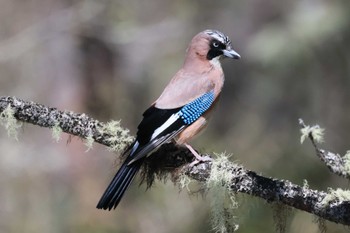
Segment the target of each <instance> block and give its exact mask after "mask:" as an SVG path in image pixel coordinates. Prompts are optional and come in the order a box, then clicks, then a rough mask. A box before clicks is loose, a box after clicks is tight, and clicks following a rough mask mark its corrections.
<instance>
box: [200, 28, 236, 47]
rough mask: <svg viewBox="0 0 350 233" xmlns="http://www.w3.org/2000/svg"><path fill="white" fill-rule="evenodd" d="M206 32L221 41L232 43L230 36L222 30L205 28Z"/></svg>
mask: <svg viewBox="0 0 350 233" xmlns="http://www.w3.org/2000/svg"><path fill="white" fill-rule="evenodd" d="M204 33H206V34H208V35H209V36H211V37H213V38H215V39H216V40H218V41H220V42H221V43H223V44H225V45H231V40H230V39H229V38H228V36H226V35H225V34H224V33H222V32H219V31H217V30H210V29H208V30H205V31H204Z"/></svg>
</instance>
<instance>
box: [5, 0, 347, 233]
mask: <svg viewBox="0 0 350 233" xmlns="http://www.w3.org/2000/svg"><path fill="white" fill-rule="evenodd" d="M349 10H350V2H349V1H348V0H333V1H328V0H286V1H273V0H246V1H228V0H226V1H210V0H204V1H197V2H196V1H169V0H148V1H140V0H128V1H126V0H114V1H111V0H98V1H97V0H26V1H11V0H4V1H1V2H0V22H1V23H0V24H1V27H0V96H4V95H6V96H7V95H11V96H17V97H19V98H23V99H25V100H32V101H35V102H38V103H42V104H45V105H48V106H53V107H57V108H59V109H62V110H72V111H75V112H85V113H87V114H88V115H90V116H93V117H94V118H97V119H99V120H101V121H108V120H111V119H115V120H118V119H121V120H122V124H123V126H125V127H127V128H129V129H130V130H131V132H132V133H133V134H134V133H135V130H136V126H137V124H138V122H139V121H140V120H141V114H142V113H143V111H144V110H145V109H146V108H147V107H148V105H149V104H150V103H152V101H154V100H155V99H156V98H157V97H158V95H159V94H160V93H161V91H162V89H163V88H164V86H165V85H166V84H167V82H168V81H169V80H170V78H171V77H172V75H173V74H174V73H175V72H176V71H177V69H178V68H179V67H180V66H181V65H182V62H183V59H184V53H185V50H186V47H187V44H188V42H189V41H190V39H191V38H192V36H194V35H195V34H196V33H197V32H199V31H202V30H204V29H207V28H212V29H218V30H221V31H223V32H225V33H226V34H227V35H228V36H229V37H230V38H231V39H232V41H233V45H234V48H235V49H236V51H238V52H239V53H240V54H241V56H242V60H239V61H230V60H224V61H223V68H224V70H225V73H226V83H225V87H224V90H223V94H222V98H221V102H220V104H219V106H218V108H217V111H216V113H215V114H214V115H213V118H212V120H211V124H210V125H209V127H208V129H207V130H206V132H205V133H203V134H202V135H201V136H200V137H199V138H198V139H196V140H195V141H194V142H193V145H194V146H195V147H196V148H198V149H200V150H201V151H202V152H218V153H220V152H224V151H226V152H227V153H231V154H233V157H232V160H235V161H238V162H239V163H241V164H243V165H244V166H245V167H246V168H248V169H252V170H254V171H256V172H258V173H261V174H263V175H265V176H273V177H276V178H279V179H288V180H291V181H292V182H295V183H297V184H303V181H304V179H306V180H307V181H308V183H309V185H310V187H311V188H314V189H320V190H327V187H332V188H336V187H342V188H348V186H349V183H348V182H347V181H345V180H343V179H341V178H339V177H337V176H335V175H333V174H331V173H330V172H328V170H327V168H326V167H325V165H324V164H322V162H320V161H319V159H318V158H317V157H316V156H315V153H314V151H313V149H312V146H311V145H310V142H308V141H307V142H306V143H304V144H303V145H301V144H300V133H299V125H298V118H299V117H302V118H303V119H304V120H305V121H306V123H308V124H315V123H318V124H320V125H321V126H322V127H324V128H326V137H325V143H324V144H323V147H324V148H327V149H330V150H332V151H335V152H338V153H340V154H344V153H345V152H346V150H347V149H349V148H350V141H349V136H350V133H349V132H350V131H349V129H350V108H349V101H350V14H349V12H350V11H349ZM67 141H70V143H67ZM86 150H87V148H86V146H85V145H84V142H83V141H82V140H80V139H79V138H76V137H73V138H69V136H68V135H62V138H61V140H60V141H59V142H58V143H57V142H55V140H54V139H52V137H51V132H50V130H48V129H45V128H38V127H35V126H32V125H28V124H25V125H24V126H23V127H22V129H21V132H20V135H19V139H18V141H16V140H14V139H12V138H8V137H7V134H6V132H5V130H4V129H0V187H1V188H0V232H4V233H7V232H27V233H32V232H50V233H56V232H85V233H89V232H101V233H103V232H125V233H126V232H153V233H157V232H210V229H211V226H210V213H209V204H208V203H209V200H208V197H203V196H201V195H189V194H188V193H187V191H182V192H180V191H179V188H178V187H176V186H174V185H173V184H172V183H171V182H166V183H163V182H156V184H155V186H154V187H153V188H152V189H151V190H149V191H147V192H145V189H146V188H145V186H141V187H138V185H137V182H135V183H134V185H133V186H132V187H131V188H130V190H129V191H128V193H127V195H126V196H125V198H124V199H123V201H122V203H121V204H120V206H118V209H117V210H116V211H112V212H107V211H101V210H97V209H95V205H96V203H97V201H98V200H99V198H100V196H101V194H102V193H103V191H104V189H105V187H106V185H107V184H108V183H109V181H110V179H111V177H112V176H113V174H114V172H115V169H116V167H115V160H116V158H117V156H116V155H115V154H113V153H111V152H108V151H107V148H106V147H104V146H101V145H98V144H94V148H93V149H91V150H89V151H86ZM239 196H240V197H239V200H240V207H239V209H238V210H237V221H238V223H239V224H240V225H241V226H240V229H239V232H274V222H273V211H272V208H271V206H270V205H269V204H267V203H266V202H265V201H264V200H260V199H257V198H251V197H248V196H246V195H239ZM314 220H315V218H314V217H313V216H312V215H310V214H307V213H303V212H301V211H291V213H290V216H289V218H288V222H287V232H291V233H296V232H310V233H313V232H318V231H319V230H318V227H317V224H316V223H315V221H314ZM327 228H328V231H327V232H329V233H335V232H346V231H347V230H348V229H347V228H345V227H343V226H340V225H336V224H332V223H327Z"/></svg>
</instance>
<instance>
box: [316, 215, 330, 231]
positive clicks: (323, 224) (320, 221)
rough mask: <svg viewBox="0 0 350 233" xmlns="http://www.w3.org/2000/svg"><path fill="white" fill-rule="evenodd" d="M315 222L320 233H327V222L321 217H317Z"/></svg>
mask: <svg viewBox="0 0 350 233" xmlns="http://www.w3.org/2000/svg"><path fill="white" fill-rule="evenodd" d="M314 222H315V223H316V224H317V226H318V229H319V230H320V233H326V232H327V225H326V220H324V219H323V218H320V217H315V219H314Z"/></svg>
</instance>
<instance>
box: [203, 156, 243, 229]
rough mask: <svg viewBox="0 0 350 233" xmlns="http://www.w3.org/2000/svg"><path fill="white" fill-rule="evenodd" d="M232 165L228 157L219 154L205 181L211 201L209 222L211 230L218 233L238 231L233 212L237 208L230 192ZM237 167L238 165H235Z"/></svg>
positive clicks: (233, 196)
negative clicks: (211, 226)
mask: <svg viewBox="0 0 350 233" xmlns="http://www.w3.org/2000/svg"><path fill="white" fill-rule="evenodd" d="M232 166H234V164H232V163H231V162H230V161H229V160H228V156H226V155H224V154H221V155H219V156H218V158H217V159H215V160H214V161H213V164H212V167H211V172H210V176H209V178H208V180H207V187H208V189H209V194H210V197H211V198H210V200H211V203H210V205H211V215H212V216H211V222H212V225H213V230H215V232H219V233H227V232H233V231H236V230H237V229H238V224H237V223H236V222H235V216H234V210H235V209H236V208H237V207H238V203H237V202H236V199H235V195H234V194H233V193H232V192H231V190H230V184H231V181H232V179H233V178H234V177H233V174H232V172H231V170H232ZM237 166H238V165H237Z"/></svg>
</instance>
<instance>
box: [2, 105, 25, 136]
mask: <svg viewBox="0 0 350 233" xmlns="http://www.w3.org/2000/svg"><path fill="white" fill-rule="evenodd" d="M14 113H15V111H14V110H13V109H12V108H11V106H10V105H8V106H7V107H6V108H5V110H4V111H2V112H1V113H0V124H1V125H3V126H4V127H5V129H6V130H7V135H8V136H9V137H12V138H14V139H16V140H18V138H17V136H18V129H19V128H20V127H22V123H21V122H18V121H17V120H16V118H15V117H14Z"/></svg>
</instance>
